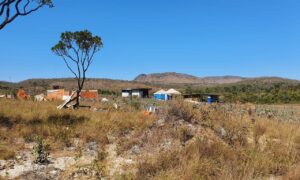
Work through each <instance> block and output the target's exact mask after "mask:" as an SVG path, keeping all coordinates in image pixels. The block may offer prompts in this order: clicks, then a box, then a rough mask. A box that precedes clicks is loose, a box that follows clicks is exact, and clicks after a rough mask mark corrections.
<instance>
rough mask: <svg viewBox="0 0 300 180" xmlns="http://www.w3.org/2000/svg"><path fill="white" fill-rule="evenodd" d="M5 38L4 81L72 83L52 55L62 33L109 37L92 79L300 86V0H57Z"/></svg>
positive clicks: (1, 51)
mask: <svg viewBox="0 0 300 180" xmlns="http://www.w3.org/2000/svg"><path fill="white" fill-rule="evenodd" d="M54 3H55V8H52V9H48V8H44V9H41V10H40V11H38V12H36V13H35V14H32V15H30V16H27V17H21V18H19V19H17V20H16V21H14V22H13V23H12V24H10V25H8V26H7V27H6V28H4V30H2V31H0V61H1V69H0V80H6V81H20V80H24V79H28V78H58V77H72V74H71V73H70V72H69V71H68V70H67V69H66V67H65V65H64V63H63V61H62V60H61V59H60V58H59V57H57V56H55V55H54V54H52V52H51V51H50V48H51V47H52V46H53V45H54V44H55V43H57V41H58V40H59V36H60V33H61V32H63V31H66V30H68V31H75V30H83V29H88V30H90V31H92V32H93V33H94V34H97V35H99V36H101V37H102V39H103V42H104V48H103V49H102V51H101V52H99V53H98V54H97V55H96V56H95V60H94V64H93V66H91V68H90V71H89V73H88V76H89V77H99V78H113V79H125V80H131V79H133V78H134V77H135V76H136V75H138V74H140V73H153V72H169V71H172V72H174V71H175V72H181V73H188V74H192V75H196V76H216V75H239V76H245V77H256V76H281V77H288V78H293V79H300V10H299V7H300V1H299V0H54Z"/></svg>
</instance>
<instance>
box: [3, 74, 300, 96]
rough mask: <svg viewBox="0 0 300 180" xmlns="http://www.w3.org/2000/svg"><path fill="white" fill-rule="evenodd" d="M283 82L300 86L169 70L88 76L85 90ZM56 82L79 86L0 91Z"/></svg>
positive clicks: (65, 80)
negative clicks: (128, 75) (128, 77)
mask: <svg viewBox="0 0 300 180" xmlns="http://www.w3.org/2000/svg"><path fill="white" fill-rule="evenodd" d="M275 83H284V84H288V85H295V84H296V85H298V84H300V81H297V80H291V79H285V78H280V77H258V78H245V77H239V76H210V77H196V76H192V75H188V74H182V73H175V72H166V73H154V74H141V75H138V76H137V77H136V78H135V79H134V80H132V81H124V80H112V79H100V78H91V79H87V81H86V84H85V88H86V89H104V90H109V91H116V92H118V91H120V90H121V89H123V88H137V87H149V88H152V89H153V90H156V89H160V88H177V89H184V88H186V87H188V86H190V87H194V88H198V87H211V86H216V85H228V86H230V85H241V84H251V85H253V84H257V85H259V86H267V85H268V84H275ZM53 85H59V86H63V87H65V88H67V89H74V88H76V81H75V80H74V79H73V78H57V79H28V80H25V81H21V82H18V83H11V82H4V81H0V90H1V89H2V90H5V89H6V90H10V89H17V88H20V87H24V88H25V89H30V90H35V91H44V90H45V89H49V88H51V87H52V86H53Z"/></svg>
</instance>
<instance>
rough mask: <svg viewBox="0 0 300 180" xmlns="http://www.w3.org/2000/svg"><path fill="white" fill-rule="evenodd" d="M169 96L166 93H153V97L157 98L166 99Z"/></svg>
mask: <svg viewBox="0 0 300 180" xmlns="http://www.w3.org/2000/svg"><path fill="white" fill-rule="evenodd" d="M170 98H171V97H170V96H169V95H168V94H154V99H157V100H162V101H167V100H169V99H170Z"/></svg>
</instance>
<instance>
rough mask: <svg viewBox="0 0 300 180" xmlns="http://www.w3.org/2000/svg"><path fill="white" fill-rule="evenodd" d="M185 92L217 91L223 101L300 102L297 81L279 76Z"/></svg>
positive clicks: (299, 87) (299, 89) (190, 89)
mask: <svg viewBox="0 0 300 180" xmlns="http://www.w3.org/2000/svg"><path fill="white" fill-rule="evenodd" d="M185 92H187V93H217V94H220V95H222V100H223V101H224V102H242V103H246V102H251V103H259V104H283V103H299V102H300V83H299V81H294V80H287V79H281V78H260V79H248V80H244V81H241V82H238V83H235V84H227V85H218V86H213V87H202V88H192V87H188V88H186V89H185Z"/></svg>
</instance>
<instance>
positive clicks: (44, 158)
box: [32, 136, 50, 164]
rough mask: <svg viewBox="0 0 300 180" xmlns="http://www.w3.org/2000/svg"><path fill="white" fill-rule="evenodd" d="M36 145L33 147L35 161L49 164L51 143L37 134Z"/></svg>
mask: <svg viewBox="0 0 300 180" xmlns="http://www.w3.org/2000/svg"><path fill="white" fill-rule="evenodd" d="M35 142H36V145H35V146H34V147H33V152H32V153H33V155H34V157H35V160H34V163H36V164H48V163H49V159H48V157H49V150H50V146H49V144H48V143H47V142H46V141H45V140H44V139H42V138H41V137H39V136H37V137H36V138H35Z"/></svg>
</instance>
